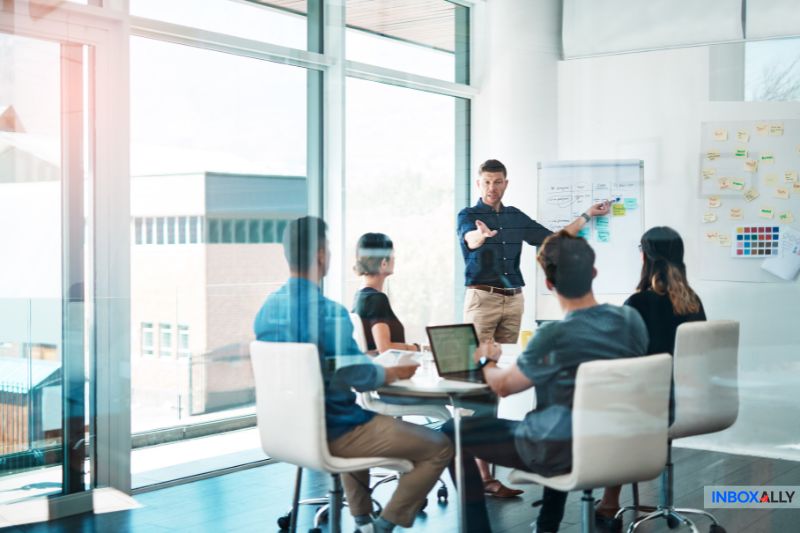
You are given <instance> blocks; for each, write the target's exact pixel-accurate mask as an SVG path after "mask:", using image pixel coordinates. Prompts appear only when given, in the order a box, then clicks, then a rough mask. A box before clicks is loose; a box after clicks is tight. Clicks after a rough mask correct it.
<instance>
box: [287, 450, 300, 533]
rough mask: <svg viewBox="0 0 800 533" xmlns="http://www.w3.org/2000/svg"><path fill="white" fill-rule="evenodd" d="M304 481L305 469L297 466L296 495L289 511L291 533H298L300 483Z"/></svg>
mask: <svg viewBox="0 0 800 533" xmlns="http://www.w3.org/2000/svg"><path fill="white" fill-rule="evenodd" d="M302 481H303V469H302V468H301V467H299V466H298V467H297V475H295V478H294V497H293V498H292V509H291V510H290V511H289V533H297V515H298V513H299V512H300V484H301V482H302Z"/></svg>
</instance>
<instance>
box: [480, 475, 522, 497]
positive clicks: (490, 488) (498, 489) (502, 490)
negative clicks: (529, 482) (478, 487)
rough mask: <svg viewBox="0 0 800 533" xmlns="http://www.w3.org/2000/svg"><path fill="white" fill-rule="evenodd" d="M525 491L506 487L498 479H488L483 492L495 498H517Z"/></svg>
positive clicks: (484, 483)
mask: <svg viewBox="0 0 800 533" xmlns="http://www.w3.org/2000/svg"><path fill="white" fill-rule="evenodd" d="M523 492H525V491H524V490H519V489H512V488H509V487H506V486H505V485H503V484H502V483H500V482H499V481H497V480H496V479H488V480H486V481H484V482H483V493H484V494H486V495H488V496H494V497H495V498H516V497H517V496H519V495H520V494H522V493H523Z"/></svg>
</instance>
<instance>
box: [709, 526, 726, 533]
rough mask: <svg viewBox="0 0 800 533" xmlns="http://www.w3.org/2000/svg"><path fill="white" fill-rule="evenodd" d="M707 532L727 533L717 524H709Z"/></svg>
mask: <svg viewBox="0 0 800 533" xmlns="http://www.w3.org/2000/svg"><path fill="white" fill-rule="evenodd" d="M708 533H727V532H726V531H725V528H724V527H722V526H721V525H719V524H711V526H710V527H709V528H708Z"/></svg>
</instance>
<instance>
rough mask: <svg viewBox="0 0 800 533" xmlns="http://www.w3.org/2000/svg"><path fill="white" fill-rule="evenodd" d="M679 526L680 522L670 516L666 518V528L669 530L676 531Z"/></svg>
mask: <svg viewBox="0 0 800 533" xmlns="http://www.w3.org/2000/svg"><path fill="white" fill-rule="evenodd" d="M680 526H681V521H680V520H678V519H677V518H675V517H674V516H672V515H669V516H667V527H668V528H670V529H677V528H679V527H680Z"/></svg>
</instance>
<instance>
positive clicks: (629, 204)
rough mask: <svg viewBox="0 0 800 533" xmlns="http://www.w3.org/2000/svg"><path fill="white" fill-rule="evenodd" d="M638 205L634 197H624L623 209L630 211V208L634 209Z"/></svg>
mask: <svg viewBox="0 0 800 533" xmlns="http://www.w3.org/2000/svg"><path fill="white" fill-rule="evenodd" d="M637 207H639V202H638V200H636V198H625V209H626V210H627V211H630V210H631V209H636V208H637Z"/></svg>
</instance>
